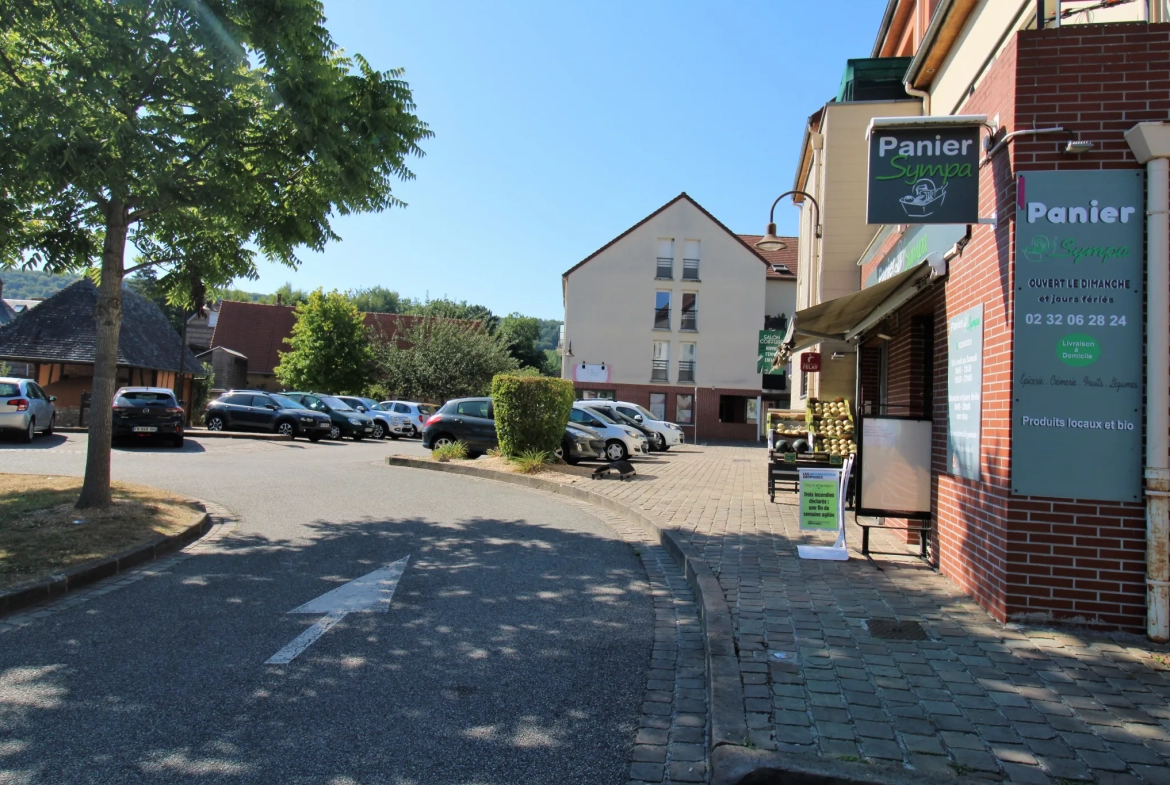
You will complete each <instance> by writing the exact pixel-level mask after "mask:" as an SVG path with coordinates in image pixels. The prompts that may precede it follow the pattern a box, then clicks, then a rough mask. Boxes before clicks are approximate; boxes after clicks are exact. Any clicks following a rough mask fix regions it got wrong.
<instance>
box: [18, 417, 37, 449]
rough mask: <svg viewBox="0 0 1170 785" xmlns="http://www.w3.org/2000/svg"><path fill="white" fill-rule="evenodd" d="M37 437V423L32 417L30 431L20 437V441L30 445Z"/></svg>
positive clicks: (29, 419) (29, 425)
mask: <svg viewBox="0 0 1170 785" xmlns="http://www.w3.org/2000/svg"><path fill="white" fill-rule="evenodd" d="M36 435H37V423H36V420H34V419H33V418H32V417H29V418H28V430H26V431H25V432H24V433H23V434H22V435H21V437H20V440H21V441H22V442H24V443H25V444H28V443H29V442H31V441H32V440H33V437H34V436H36Z"/></svg>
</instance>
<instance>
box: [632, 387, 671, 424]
mask: <svg viewBox="0 0 1170 785" xmlns="http://www.w3.org/2000/svg"><path fill="white" fill-rule="evenodd" d="M650 413H651V414H653V415H654V417H655V419H658V420H665V419H666V393H650ZM630 416H631V417H632V416H633V415H630Z"/></svg>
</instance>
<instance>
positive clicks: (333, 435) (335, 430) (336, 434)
mask: <svg viewBox="0 0 1170 785" xmlns="http://www.w3.org/2000/svg"><path fill="white" fill-rule="evenodd" d="M329 438H330V439H332V440H333V441H335V442H339V441H341V426H339V425H337V424H336V423H334V424H333V425H330V426H329Z"/></svg>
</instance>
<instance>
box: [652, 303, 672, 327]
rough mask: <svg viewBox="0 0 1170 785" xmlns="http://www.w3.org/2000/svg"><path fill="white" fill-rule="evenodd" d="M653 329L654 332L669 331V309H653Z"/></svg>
mask: <svg viewBox="0 0 1170 785" xmlns="http://www.w3.org/2000/svg"><path fill="white" fill-rule="evenodd" d="M654 329H655V330H669V329H670V309H669V308H655V309H654Z"/></svg>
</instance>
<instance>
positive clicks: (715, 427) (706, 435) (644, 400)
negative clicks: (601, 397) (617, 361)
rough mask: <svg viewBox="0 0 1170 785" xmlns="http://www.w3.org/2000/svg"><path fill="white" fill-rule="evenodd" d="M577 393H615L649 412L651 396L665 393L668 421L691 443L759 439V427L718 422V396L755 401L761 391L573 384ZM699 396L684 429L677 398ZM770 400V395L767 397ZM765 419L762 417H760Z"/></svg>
mask: <svg viewBox="0 0 1170 785" xmlns="http://www.w3.org/2000/svg"><path fill="white" fill-rule="evenodd" d="M573 386H574V387H576V388H577V389H578V390H608V391H611V392H613V394H614V398H616V399H617V400H619V401H629V402H630V403H636V404H639V405H641V406H645V407H646V408H647V409H649V408H650V393H666V415H665V416H666V419H667V420H668V421H670V422H675V423H678V424H679V425H681V426H682V428H683V431H684V433H686V437H687V441H688V442H695V441H707V440H724V439H726V440H733V441H756V440H757V439H758V425H757V424H756V423H729V422H721V421H720V419H719V396H721V395H737V396H742V397H745V398H753V399H754V398H756V397H757V396H759V395H760V391H759V390H740V389H730V388H726V389H725V388H714V389H712V388H710V387H699V388H698V390H696V389H695V388H694V387H680V386H677V385H669V384H590V383H587V382H574V383H573ZM696 392H697V393H698V396H697V399H693V400H695V403H693V404H692V406H693V408H692V412H693V416H694V419H693V421H692V424H690V425H685V424H683V423H679V422H678V410H677V406H676V404H677V401H678V398H677V396H678V395H680V394H681V395H691V396H694V395H695V394H696ZM764 397H765V398H767V397H768V396H767V395H764ZM761 416H762V413H761Z"/></svg>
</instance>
